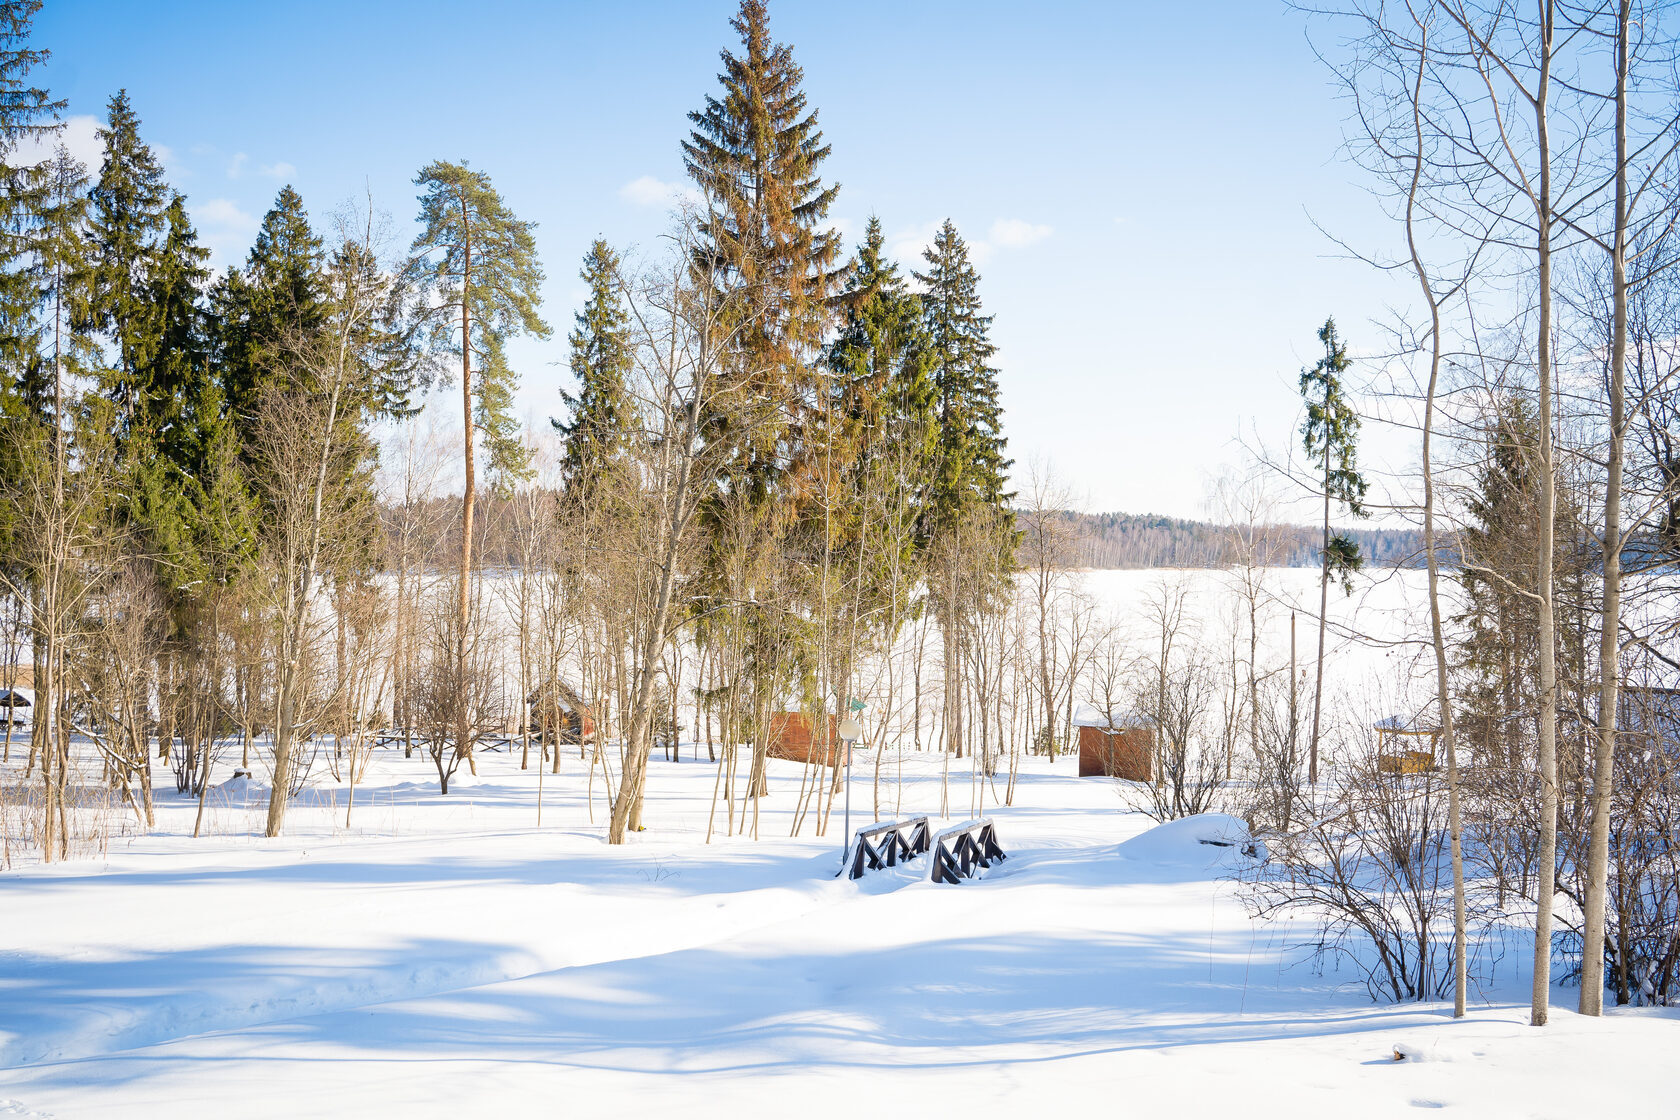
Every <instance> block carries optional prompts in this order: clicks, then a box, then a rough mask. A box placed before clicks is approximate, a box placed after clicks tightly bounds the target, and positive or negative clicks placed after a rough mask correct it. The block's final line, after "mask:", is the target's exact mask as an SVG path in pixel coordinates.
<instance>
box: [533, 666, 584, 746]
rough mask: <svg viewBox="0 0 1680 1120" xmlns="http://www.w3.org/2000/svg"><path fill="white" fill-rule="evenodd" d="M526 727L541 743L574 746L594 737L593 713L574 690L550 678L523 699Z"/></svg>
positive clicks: (557, 679) (556, 678) (561, 681)
mask: <svg viewBox="0 0 1680 1120" xmlns="http://www.w3.org/2000/svg"><path fill="white" fill-rule="evenodd" d="M525 710H526V718H527V720H528V721H529V723H528V724H527V726H528V727H529V728H530V730H531V732H532V733H533V734H536V735H539V736H541V738H542V740H543V742H545V743H553V742H556V741H559V742H562V743H570V744H573V745H576V744H578V743H586V742H590V741H592V740H593V739H594V738H595V712H594V711H593V710H592V709H591V708H590V707H589V705H588V704H585V703H584V702H583V697H581V696H579V695H578V693H577V690H576V689H574V688H573V687H572V686H571V685H570V684H568V683H566V682H565V681H563V680H561V679H560V678H559V677H552V678H550V679H549V680H548V681H547V682H546V683H544V684H542V685H540V686H538V687H537V689H536V690H535V691H533V692H532V693H531V695H529V696H527V697H526V698H525Z"/></svg>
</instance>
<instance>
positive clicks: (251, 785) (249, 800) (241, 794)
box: [204, 773, 268, 807]
mask: <svg viewBox="0 0 1680 1120" xmlns="http://www.w3.org/2000/svg"><path fill="white" fill-rule="evenodd" d="M204 799H205V801H207V802H209V803H210V804H211V805H237V806H241V807H243V806H246V805H250V804H253V803H254V802H258V801H266V800H268V787H267V786H263V785H259V784H257V783H256V782H254V781H252V780H251V778H250V777H248V776H247V775H245V774H243V773H241V774H237V775H235V776H234V777H232V778H229V779H228V780H227V781H225V782H222V783H221V784H220V785H214V786H211V787H210V790H209V792H208V793H207V794H206V795H205V798H204Z"/></svg>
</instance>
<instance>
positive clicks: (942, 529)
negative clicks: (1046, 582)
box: [915, 218, 1017, 757]
mask: <svg viewBox="0 0 1680 1120" xmlns="http://www.w3.org/2000/svg"><path fill="white" fill-rule="evenodd" d="M922 259H923V260H925V261H926V262H927V271H926V272H918V273H916V274H915V276H916V279H917V280H919V281H921V283H922V286H923V292H922V313H923V316H924V320H925V323H926V326H927V336H928V349H929V351H930V354H931V366H932V381H933V391H934V411H935V429H936V435H935V448H934V461H933V475H932V478H931V480H930V489H931V493H930V494H929V498H928V502H927V506H926V510H925V514H924V518H923V527H924V528H923V532H924V538H923V539H924V542H925V544H924V547H926V548H928V549H929V551H930V552H931V553H932V554H933V556H932V557H931V563H930V565H929V569H928V578H929V584H930V590H931V595H932V599H933V603H934V610H935V613H936V614H937V615H938V617H939V628H940V637H941V641H942V643H943V645H944V662H943V664H944V669H945V673H946V679H947V680H953V681H960V680H961V679H962V676H963V668H962V656H963V650H962V643H961V642H960V640H959V639H958V634H959V632H960V630H961V627H962V625H963V622H964V620H965V619H966V618H967V617H968V616H969V614H970V613H971V612H972V611H974V610H975V609H976V608H977V607H978V606H979V605H980V604H982V603H984V602H986V601H989V600H990V599H992V598H993V597H994V596H995V595H996V594H997V593H998V592H999V591H1001V589H1002V588H1003V587H1004V586H1005V584H1006V581H1007V578H1008V573H1009V571H1011V570H1012V569H1013V567H1014V553H1015V542H1016V536H1017V534H1016V532H1015V530H1014V519H1013V517H1012V515H1011V514H1010V512H1009V509H1008V502H1009V499H1010V498H1011V497H1013V495H1012V494H1009V493H1007V492H1006V491H1005V489H1004V485H1005V483H1004V472H1005V471H1007V470H1008V469H1009V460H1007V459H1005V458H1004V438H1003V430H1002V422H1003V412H1002V407H1001V405H1000V404H999V402H998V384H997V370H996V369H994V368H993V367H992V365H991V360H992V355H993V354H994V353H996V350H997V347H995V346H993V345H992V341H991V337H990V332H991V325H992V317H991V316H990V315H984V314H982V313H981V305H980V291H979V287H980V277H979V274H978V273H976V272H975V271H974V266H973V264H971V263H970V261H969V257H968V246H967V244H966V243H964V241H963V239H962V237H961V235H959V234H958V233H957V229H956V226H955V225H953V224H952V222H951V220H950V219H949V218H947V219H946V220H945V223H944V224H943V225H942V226H940V228H939V232H938V233H937V234H935V236H934V239H933V245H932V246H930V247H929V248H928V249H927V251H926V252H924V253H923V254H922ZM963 707H964V705H963V698H962V696H961V693H960V691H959V690H958V689H955V688H952V689H948V690H947V692H946V697H945V729H946V736H947V740H946V743H947V745H946V749H947V750H948V751H950V752H951V753H953V754H955V755H957V756H958V757H961V756H962V751H963V741H964V737H963V722H964V712H963Z"/></svg>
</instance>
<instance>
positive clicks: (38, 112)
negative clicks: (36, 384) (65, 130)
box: [0, 0, 65, 379]
mask: <svg viewBox="0 0 1680 1120" xmlns="http://www.w3.org/2000/svg"><path fill="white" fill-rule="evenodd" d="M40 8H41V0H0V366H3V368H4V369H5V370H6V371H7V374H8V375H9V376H10V377H11V378H12V379H17V378H18V377H19V376H20V373H21V371H22V370H23V368H24V367H25V366H26V365H28V364H30V363H31V362H32V361H33V360H34V359H35V358H36V356H37V351H36V349H35V347H34V345H33V344H34V341H35V340H34V327H35V312H36V309H37V306H38V305H37V298H38V283H39V282H38V280H37V279H36V277H35V276H34V275H32V270H33V267H34V265H35V263H36V261H35V258H34V256H33V255H32V254H31V253H30V251H29V248H30V242H31V239H32V236H33V232H32V231H33V228H34V226H35V224H36V221H37V220H38V218H39V215H40V210H41V207H42V206H43V205H44V204H45V199H44V195H43V192H44V190H45V177H46V169H45V168H44V167H41V166H39V165H33V164H23V163H19V162H17V159H16V153H17V149H18V145H19V144H21V143H23V142H24V141H29V140H40V139H42V138H44V137H46V136H48V135H50V134H51V133H53V132H56V131H57V130H58V129H59V128H60V127H61V126H60V124H59V122H58V121H57V120H56V119H55V118H56V117H57V115H58V113H60V112H61V111H62V110H63V109H64V105H65V103H64V102H63V101H62V100H56V99H54V98H53V97H52V96H51V95H50V94H48V92H47V91H46V90H45V89H43V88H40V87H38V86H34V85H31V84H30V73H31V72H32V71H33V70H34V69H35V68H36V67H37V66H39V65H40V64H41V63H43V62H45V61H46V60H47V58H48V56H49V52H47V51H45V50H41V49H39V48H37V47H32V46H30V45H29V38H30V24H31V23H32V22H33V20H34V18H35V13H36V12H38V11H39V10H40Z"/></svg>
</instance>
